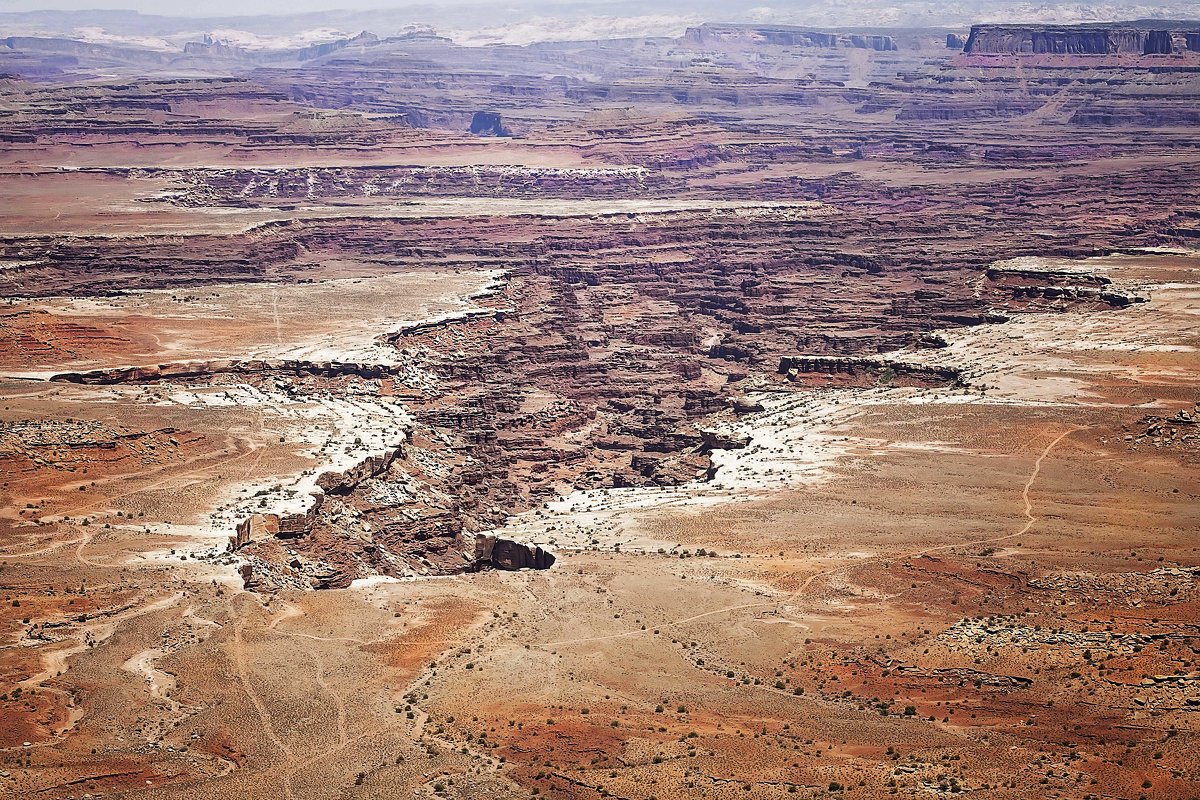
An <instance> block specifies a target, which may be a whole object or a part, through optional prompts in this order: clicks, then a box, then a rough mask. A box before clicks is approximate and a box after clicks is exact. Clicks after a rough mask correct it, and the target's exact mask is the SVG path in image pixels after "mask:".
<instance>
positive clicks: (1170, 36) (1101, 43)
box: [963, 22, 1200, 56]
mask: <svg viewBox="0 0 1200 800" xmlns="http://www.w3.org/2000/svg"><path fill="white" fill-rule="evenodd" d="M1198 37H1200V22H1147V23H1144V24H1134V23H1130V24H1120V23H1117V24H1113V25H975V26H973V27H972V28H971V35H970V37H969V38H968V39H967V42H966V45H965V46H964V48H963V51H964V52H966V53H975V54H989V53H990V54H1019V53H1028V54H1051V55H1134V56H1140V55H1169V54H1171V53H1183V52H1193V51H1195V49H1196V48H1195V47H1194V46H1193V43H1194V42H1195V41H1196V40H1197V38H1198Z"/></svg>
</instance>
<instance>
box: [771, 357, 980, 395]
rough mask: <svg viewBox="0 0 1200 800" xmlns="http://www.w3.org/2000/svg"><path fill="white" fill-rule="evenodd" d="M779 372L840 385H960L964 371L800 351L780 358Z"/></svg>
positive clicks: (802, 381) (792, 377) (800, 380)
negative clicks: (816, 378)
mask: <svg viewBox="0 0 1200 800" xmlns="http://www.w3.org/2000/svg"><path fill="white" fill-rule="evenodd" d="M778 371H779V374H780V375H786V376H787V378H788V380H789V381H792V382H793V383H800V384H805V385H807V384H809V383H811V382H812V381H810V380H806V379H805V376H811V375H818V376H822V375H823V376H826V377H828V378H835V377H836V378H837V381H836V382H837V383H838V384H839V385H852V386H906V387H921V388H931V387H946V386H955V387H961V386H964V385H966V384H965V382H964V381H963V378H962V375H961V373H959V371H958V370H956V369H954V368H952V367H939V366H928V365H924V364H908V363H904V362H901V361H893V360H891V359H875V358H842V357H837V356H814V355H798V356H783V357H782V358H780V359H779V370H778Z"/></svg>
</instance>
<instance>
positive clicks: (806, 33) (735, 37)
mask: <svg viewBox="0 0 1200 800" xmlns="http://www.w3.org/2000/svg"><path fill="white" fill-rule="evenodd" d="M683 38H684V40H685V41H688V42H693V43H695V44H716V43H728V42H737V41H744V42H746V43H748V44H768V45H776V46H784V47H830V48H836V47H844V48H858V49H866V50H879V51H887V50H896V49H898V48H897V47H896V42H895V40H894V39H892V37H891V36H884V35H881V34H866V33H826V32H821V31H813V30H808V29H806V28H799V27H795V26H792V25H733V24H718V23H705V24H703V25H700V26H698V27H695V28H688V29H687V31H686V32H685V33H684V34H683Z"/></svg>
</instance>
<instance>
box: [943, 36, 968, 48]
mask: <svg viewBox="0 0 1200 800" xmlns="http://www.w3.org/2000/svg"><path fill="white" fill-rule="evenodd" d="M966 46H967V37H966V36H963V35H962V34H961V33H947V34H946V49H947V50H962V49H963V48H964V47H966Z"/></svg>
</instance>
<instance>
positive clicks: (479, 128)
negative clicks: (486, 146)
mask: <svg viewBox="0 0 1200 800" xmlns="http://www.w3.org/2000/svg"><path fill="white" fill-rule="evenodd" d="M471 133H473V134H475V135H476V136H511V135H512V132H511V131H509V130H508V128H506V127H504V122H503V120H501V119H500V114H499V112H496V111H476V112H475V116H473V117H471Z"/></svg>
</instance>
